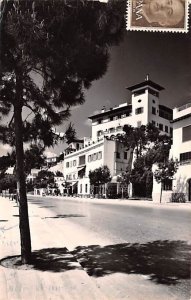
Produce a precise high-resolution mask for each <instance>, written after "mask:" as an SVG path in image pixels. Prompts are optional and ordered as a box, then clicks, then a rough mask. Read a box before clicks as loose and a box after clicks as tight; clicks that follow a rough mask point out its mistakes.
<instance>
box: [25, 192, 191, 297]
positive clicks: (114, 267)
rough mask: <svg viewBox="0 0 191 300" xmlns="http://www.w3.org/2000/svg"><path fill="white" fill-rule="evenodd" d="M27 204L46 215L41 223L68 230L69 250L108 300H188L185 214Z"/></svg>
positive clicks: (46, 200)
mask: <svg viewBox="0 0 191 300" xmlns="http://www.w3.org/2000/svg"><path fill="white" fill-rule="evenodd" d="M29 201H30V203H32V204H34V205H38V207H39V208H42V209H43V208H44V209H47V216H45V217H44V218H45V219H46V221H47V222H60V221H61V222H63V226H64V224H65V223H64V222H67V224H70V225H71V232H70V239H71V240H72V241H73V247H72V248H71V249H70V250H72V253H73V254H74V255H75V257H76V259H77V260H78V261H79V262H80V263H81V265H82V267H83V268H84V270H86V272H87V273H88V274H89V275H90V276H92V278H93V279H94V280H95V281H96V284H97V285H98V286H99V287H100V289H101V290H104V291H105V292H106V295H108V298H109V297H111V293H112V295H113V296H114V298H116V299H122V298H123V299H154V300H155V299H165V300H166V299H177V300H178V299H190V295H189V294H190V283H189V278H190V257H191V256H190V249H191V248H190V244H191V222H190V220H191V218H190V210H188V211H186V210H182V209H180V210H178V209H174V208H172V209H171V208H169V207H168V208H164V207H161V208H160V207H154V206H153V205H152V204H151V206H150V207H148V206H144V205H143V206H137V205H134V204H133V202H132V205H111V204H95V203H94V204H93V203H83V202H82V203H79V202H75V201H72V200H71V199H70V200H68V201H67V200H62V199H56V198H51V197H39V198H34V197H29ZM49 211H50V212H51V214H49V213H48V212H49ZM51 224H56V223H51ZM83 233H84V234H83ZM112 288H113V289H112ZM137 291H138V294H137Z"/></svg>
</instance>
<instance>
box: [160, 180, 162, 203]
mask: <svg viewBox="0 0 191 300" xmlns="http://www.w3.org/2000/svg"><path fill="white" fill-rule="evenodd" d="M161 202H162V181H161V189H160V203H161Z"/></svg>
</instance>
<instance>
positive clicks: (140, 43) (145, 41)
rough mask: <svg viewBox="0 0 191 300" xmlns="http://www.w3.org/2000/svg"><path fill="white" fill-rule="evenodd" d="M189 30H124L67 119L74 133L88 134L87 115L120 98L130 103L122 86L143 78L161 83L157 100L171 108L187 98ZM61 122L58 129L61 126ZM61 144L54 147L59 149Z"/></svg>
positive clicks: (190, 78) (189, 91)
mask: <svg viewBox="0 0 191 300" xmlns="http://www.w3.org/2000/svg"><path fill="white" fill-rule="evenodd" d="M190 37H191V34H190V33H189V34H186V33H181V34H180V33H159V32H155V33H151V32H135V31H134V32H128V31H126V33H125V36H124V40H123V41H122V42H121V43H120V44H119V45H118V46H115V47H112V49H111V50H110V63H109V66H108V70H107V73H106V74H105V76H103V77H102V78H101V79H100V80H98V81H95V82H93V84H92V86H91V88H90V89H89V90H88V91H86V102H85V104H83V105H82V106H78V107H76V108H74V109H73V111H72V116H71V119H70V121H71V122H72V123H73V124H74V126H75V128H76V131H77V136H78V137H79V138H83V137H84V136H91V122H90V120H88V116H90V115H92V114H93V113H95V112H97V111H99V110H101V109H102V107H103V106H105V107H106V108H110V107H114V106H115V105H119V104H120V103H123V102H128V103H130V100H131V94H130V92H129V91H128V90H127V89H126V87H128V86H131V85H134V84H137V83H139V82H142V81H144V80H145V77H146V75H147V74H149V77H150V79H151V80H152V81H154V82H156V83H158V84H160V85H162V86H163V87H164V88H165V90H164V91H162V92H161V95H160V103H161V104H164V105H166V106H169V107H171V108H174V107H176V106H181V105H183V104H186V103H188V102H191V71H190V69H191V56H190V54H191V40H190ZM63 128H64V127H63V126H60V127H59V130H61V131H62V130H63ZM63 147H64V145H63V144H61V145H60V146H59V147H57V148H56V149H54V152H56V153H60V152H61V151H63Z"/></svg>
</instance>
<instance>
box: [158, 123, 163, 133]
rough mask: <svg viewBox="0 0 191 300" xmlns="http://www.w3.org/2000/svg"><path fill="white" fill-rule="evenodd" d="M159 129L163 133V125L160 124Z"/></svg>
mask: <svg viewBox="0 0 191 300" xmlns="http://www.w3.org/2000/svg"><path fill="white" fill-rule="evenodd" d="M159 129H160V130H161V131H163V124H160V123H159Z"/></svg>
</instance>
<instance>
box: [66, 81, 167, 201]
mask: <svg viewBox="0 0 191 300" xmlns="http://www.w3.org/2000/svg"><path fill="white" fill-rule="evenodd" d="M128 89H129V90H130V91H131V93H132V96H131V101H130V102H131V103H130V104H128V103H123V104H120V105H119V106H117V107H113V108H110V109H108V110H107V109H106V108H105V107H104V108H103V109H102V110H101V111H100V113H97V114H95V115H92V116H90V117H89V119H90V120H91V121H92V137H91V138H84V141H83V140H80V141H79V143H78V147H77V142H75V143H72V144H71V145H69V146H68V148H67V149H66V151H65V159H64V177H65V180H66V181H67V182H68V183H69V184H70V185H71V193H77V194H78V195H89V194H90V182H89V171H90V170H95V169H96V168H98V167H101V166H103V165H107V166H108V167H109V169H110V172H111V176H112V182H116V180H117V175H119V174H120V173H121V172H122V171H125V170H126V168H127V166H128V165H129V164H130V163H132V159H130V153H129V152H128V151H127V149H126V148H125V147H124V146H123V144H121V143H119V142H117V141H116V140H115V139H114V137H115V136H116V135H117V134H121V133H123V126H124V125H125V124H129V125H131V126H133V127H140V126H141V125H146V124H148V123H153V124H154V125H155V126H156V127H158V128H159V130H160V131H161V132H162V133H166V134H169V135H170V134H172V124H171V123H170V122H171V121H172V109H170V108H168V107H166V106H164V105H160V104H159V94H160V92H161V91H162V90H163V89H164V88H163V87H161V86H160V85H158V84H156V83H154V82H153V81H151V80H149V79H148V78H147V79H146V80H145V81H144V82H141V83H140V84H136V85H134V86H131V87H128Z"/></svg>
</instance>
